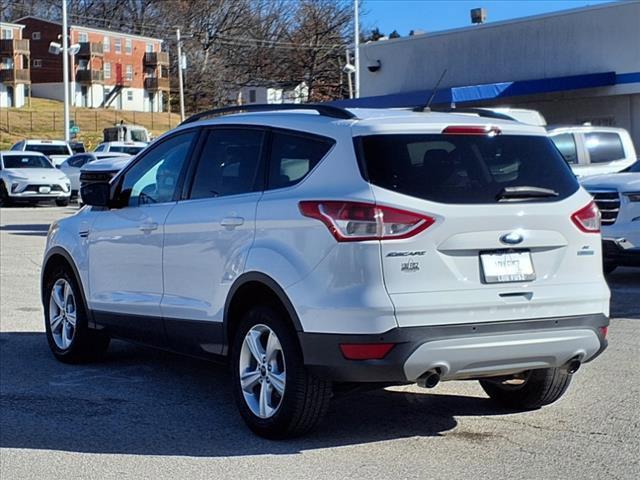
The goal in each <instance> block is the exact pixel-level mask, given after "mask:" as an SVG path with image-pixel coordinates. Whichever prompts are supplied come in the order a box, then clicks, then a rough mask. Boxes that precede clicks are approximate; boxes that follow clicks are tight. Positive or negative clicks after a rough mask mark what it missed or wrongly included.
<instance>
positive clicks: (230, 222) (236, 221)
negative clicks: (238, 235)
mask: <svg viewBox="0 0 640 480" xmlns="http://www.w3.org/2000/svg"><path fill="white" fill-rule="evenodd" d="M242 224H244V218H242V217H225V218H223V219H222V220H220V225H222V226H223V227H227V228H235V227H239V226H240V225H242Z"/></svg>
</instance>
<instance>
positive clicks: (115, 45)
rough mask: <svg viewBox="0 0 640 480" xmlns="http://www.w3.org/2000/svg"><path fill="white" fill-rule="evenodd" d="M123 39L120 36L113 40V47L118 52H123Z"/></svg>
mask: <svg viewBox="0 0 640 480" xmlns="http://www.w3.org/2000/svg"><path fill="white" fill-rule="evenodd" d="M121 42H122V40H120V39H119V38H116V39H115V40H114V41H113V49H114V51H115V52H116V53H122V43H121Z"/></svg>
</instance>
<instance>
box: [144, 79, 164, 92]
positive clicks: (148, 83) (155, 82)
mask: <svg viewBox="0 0 640 480" xmlns="http://www.w3.org/2000/svg"><path fill="white" fill-rule="evenodd" d="M144 88H146V89H147V90H152V91H154V90H169V79H168V78H157V77H148V78H145V79H144Z"/></svg>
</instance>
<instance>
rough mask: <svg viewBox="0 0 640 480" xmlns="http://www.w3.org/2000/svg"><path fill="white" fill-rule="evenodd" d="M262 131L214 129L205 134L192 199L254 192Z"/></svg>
mask: <svg viewBox="0 0 640 480" xmlns="http://www.w3.org/2000/svg"><path fill="white" fill-rule="evenodd" d="M263 139H264V132H263V131H261V130H254V129H239V128H238V129H231V128H229V129H227V128H225V129H215V130H211V131H210V132H209V134H208V136H207V139H206V141H205V144H204V147H203V149H202V153H201V155H200V160H199V162H198V166H197V168H196V172H195V177H194V180H193V186H192V188H191V198H210V197H223V196H226V195H238V194H241V193H248V192H253V191H256V190H257V189H258V188H261V185H258V181H257V180H258V178H260V172H261V171H262V169H261V168H260V167H261V162H260V157H261V152H262V142H263Z"/></svg>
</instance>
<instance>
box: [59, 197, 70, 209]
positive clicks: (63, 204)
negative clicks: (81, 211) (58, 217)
mask: <svg viewBox="0 0 640 480" xmlns="http://www.w3.org/2000/svg"><path fill="white" fill-rule="evenodd" d="M56 205H57V206H59V207H66V206H67V205H69V199H68V198H63V199H58V200H56Z"/></svg>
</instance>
